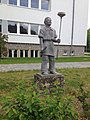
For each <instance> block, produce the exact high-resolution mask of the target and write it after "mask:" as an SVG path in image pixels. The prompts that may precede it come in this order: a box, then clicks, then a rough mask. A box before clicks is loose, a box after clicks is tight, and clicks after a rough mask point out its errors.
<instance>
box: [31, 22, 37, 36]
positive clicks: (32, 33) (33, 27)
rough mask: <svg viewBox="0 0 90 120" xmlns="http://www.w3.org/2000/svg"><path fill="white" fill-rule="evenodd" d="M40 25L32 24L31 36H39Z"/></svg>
mask: <svg viewBox="0 0 90 120" xmlns="http://www.w3.org/2000/svg"><path fill="white" fill-rule="evenodd" d="M38 28H39V25H37V24H31V35H38Z"/></svg>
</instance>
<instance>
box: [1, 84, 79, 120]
mask: <svg viewBox="0 0 90 120" xmlns="http://www.w3.org/2000/svg"><path fill="white" fill-rule="evenodd" d="M27 93H30V94H29V95H28V94H27ZM3 107H4V109H6V114H5V115H4V116H6V118H7V120H77V119H78V114H77V112H76V110H75V106H74V103H73V98H72V97H71V96H64V90H63V89H61V88H56V91H55V92H53V93H50V94H48V92H47V90H46V91H45V93H43V94H40V93H37V92H36V90H35V89H34V87H33V88H32V89H30V90H28V92H27V90H25V88H24V87H23V86H22V87H19V88H18V89H17V92H16V93H15V96H14V98H13V99H10V100H8V102H7V103H6V104H5V106H3Z"/></svg>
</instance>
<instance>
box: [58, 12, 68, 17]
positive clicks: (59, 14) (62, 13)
mask: <svg viewBox="0 0 90 120" xmlns="http://www.w3.org/2000/svg"><path fill="white" fill-rule="evenodd" d="M57 15H58V16H59V17H61V18H62V17H64V16H65V15H66V14H65V12H58V14H57Z"/></svg>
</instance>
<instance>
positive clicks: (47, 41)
mask: <svg viewBox="0 0 90 120" xmlns="http://www.w3.org/2000/svg"><path fill="white" fill-rule="evenodd" d="M51 23H52V20H51V18H50V17H46V18H45V20H44V24H45V26H44V27H43V28H42V29H40V32H39V35H38V37H39V39H40V48H41V57H42V64H41V74H43V75H48V74H56V73H57V72H56V71H55V56H54V42H57V43H60V39H56V38H57V35H56V31H55V30H54V29H53V28H51V27H50V26H51ZM48 60H49V69H48V68H47V63H48Z"/></svg>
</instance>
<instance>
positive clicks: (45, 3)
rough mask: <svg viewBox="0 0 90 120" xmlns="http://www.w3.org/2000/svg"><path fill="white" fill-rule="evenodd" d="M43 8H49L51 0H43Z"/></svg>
mask: <svg viewBox="0 0 90 120" xmlns="http://www.w3.org/2000/svg"><path fill="white" fill-rule="evenodd" d="M41 9H45V10H48V9H49V0H41Z"/></svg>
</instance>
